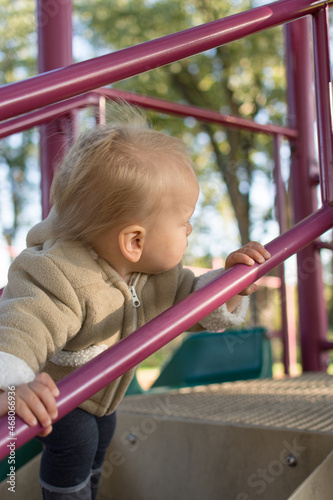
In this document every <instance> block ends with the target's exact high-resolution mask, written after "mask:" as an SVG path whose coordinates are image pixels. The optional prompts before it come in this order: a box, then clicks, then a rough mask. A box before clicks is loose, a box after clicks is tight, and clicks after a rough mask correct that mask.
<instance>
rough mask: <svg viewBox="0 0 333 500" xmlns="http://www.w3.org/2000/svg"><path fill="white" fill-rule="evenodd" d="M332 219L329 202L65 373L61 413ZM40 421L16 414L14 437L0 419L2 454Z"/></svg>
mask: <svg viewBox="0 0 333 500" xmlns="http://www.w3.org/2000/svg"><path fill="white" fill-rule="evenodd" d="M332 225H333V207H331V206H329V205H327V206H325V207H323V208H321V209H319V210H318V211H317V212H315V213H314V214H312V215H310V216H309V217H307V218H306V219H304V220H303V221H301V222H300V223H298V224H297V225H296V226H294V227H293V228H292V229H290V230H289V231H287V232H285V233H284V234H283V235H281V236H279V237H277V238H276V239H275V240H273V241H271V242H270V243H268V244H267V245H266V248H267V250H268V251H269V252H270V253H271V258H270V259H269V260H267V261H266V262H265V263H263V264H260V265H259V264H254V265H253V266H251V267H248V266H245V265H243V264H238V265H236V266H234V267H232V268H231V269H229V270H228V271H226V272H225V273H223V275H221V276H220V277H218V278H216V279H215V280H213V281H212V282H210V283H209V284H207V285H206V286H204V287H203V288H201V289H200V290H197V291H196V292H194V293H192V294H191V295H189V296H188V297H187V298H186V299H184V300H182V301H181V302H179V303H178V304H176V305H175V306H173V307H171V308H169V309H168V310H166V311H165V312H164V313H162V314H160V315H159V316H157V317H156V318H154V319H153V320H152V321H150V322H149V323H147V324H146V325H144V326H143V327H141V328H139V329H138V330H136V331H135V332H134V333H132V334H131V335H130V336H129V337H126V338H125V339H123V340H122V341H120V342H119V343H118V344H116V345H115V346H113V347H111V348H109V349H107V350H106V351H104V352H103V353H102V354H100V355H99V356H97V357H96V358H95V359H93V360H92V361H90V362H89V363H87V364H86V365H84V366H83V367H81V368H79V369H78V370H76V371H75V372H73V373H72V374H70V375H68V376H67V377H65V378H64V379H63V380H61V381H60V382H59V383H58V387H59V390H60V396H59V398H58V401H57V406H58V413H59V415H58V418H57V420H59V419H60V418H61V417H63V416H64V415H66V413H68V412H69V411H71V410H72V409H74V408H75V407H77V406H78V405H80V404H81V403H82V402H83V401H85V400H86V399H88V398H89V397H91V396H92V395H93V394H94V393H96V392H98V391H99V390H101V389H102V388H103V387H105V386H106V385H107V384H109V383H110V382H112V381H113V380H116V379H117V378H118V377H120V376H121V375H123V374H124V373H125V372H127V371H128V370H129V369H131V368H133V367H135V366H137V365H138V364H139V363H140V362H141V361H143V360H144V359H145V358H147V357H148V356H150V355H151V354H152V353H153V352H155V351H157V350H158V349H160V348H161V347H162V346H163V345H165V344H167V343H168V342H170V341H171V340H173V339H174V338H175V337H177V336H178V335H180V334H181V333H183V332H184V331H186V330H187V329H189V328H190V327H191V326H192V325H194V324H195V323H197V322H198V321H200V319H202V318H203V317H204V316H206V315H207V314H209V313H210V312H212V311H213V310H214V309H216V308H217V307H219V306H220V305H221V304H223V303H225V302H226V301H228V300H229V299H230V298H231V297H233V296H234V295H236V294H237V293H239V292H241V291H242V290H243V289H244V288H246V287H247V286H249V285H250V284H251V283H253V282H254V281H256V280H257V279H258V278H260V277H262V276H263V275H264V274H267V272H268V271H270V270H271V269H273V268H275V267H276V266H277V265H278V264H280V263H281V262H282V261H283V260H285V259H287V258H288V257H290V256H291V255H292V254H294V253H296V252H298V251H299V250H301V249H302V248H303V247H304V246H306V245H307V244H309V243H310V242H311V241H313V240H314V239H316V238H317V237H318V236H320V235H321V234H322V233H324V232H325V231H327V230H328V229H330V228H331V227H332ZM40 430H41V427H39V426H36V427H29V426H27V425H26V424H25V423H24V422H23V421H22V420H21V419H20V418H19V417H17V419H16V435H15V438H13V437H12V436H9V432H8V421H7V418H6V417H4V418H2V419H1V421H0V460H1V459H3V458H5V457H6V456H7V455H8V453H9V451H8V450H9V448H8V443H9V442H10V441H14V440H15V446H16V448H18V447H20V446H22V445H23V444H24V443H25V442H27V441H29V440H30V439H32V438H33V437H34V436H36V435H37V434H38V432H40Z"/></svg>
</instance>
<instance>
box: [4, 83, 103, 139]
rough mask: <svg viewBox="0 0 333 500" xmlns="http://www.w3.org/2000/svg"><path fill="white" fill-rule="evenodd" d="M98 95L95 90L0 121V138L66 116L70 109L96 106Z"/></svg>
mask: <svg viewBox="0 0 333 500" xmlns="http://www.w3.org/2000/svg"><path fill="white" fill-rule="evenodd" d="M99 98H100V96H99V95H98V94H96V93H95V92H88V93H87V94H83V95H79V96H77V97H72V98H71V99H66V100H65V101H61V102H59V103H56V104H51V105H50V106H46V107H45V108H42V109H38V110H37V111H32V112H31V113H27V114H26V115H23V116H18V117H16V118H11V119H10V120H6V121H4V122H1V123H0V139H3V138H4V137H8V136H9V135H12V134H16V133H18V132H23V131H24V130H28V129H30V128H32V127H37V126H38V125H42V124H43V123H48V122H50V121H51V120H55V119H57V118H61V117H63V116H66V114H68V113H70V112H71V111H75V110H77V109H80V108H85V107H87V106H98V103H99Z"/></svg>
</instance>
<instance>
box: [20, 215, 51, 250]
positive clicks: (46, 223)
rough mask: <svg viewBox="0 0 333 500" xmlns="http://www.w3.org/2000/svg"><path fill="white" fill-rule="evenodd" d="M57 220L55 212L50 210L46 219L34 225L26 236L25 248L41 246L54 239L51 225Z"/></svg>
mask: <svg viewBox="0 0 333 500" xmlns="http://www.w3.org/2000/svg"><path fill="white" fill-rule="evenodd" d="M56 218H57V212H56V211H55V209H54V208H52V209H51V211H50V213H49V215H48V216H47V217H46V219H44V220H42V221H41V222H39V223H38V224H36V225H35V226H34V227H33V228H31V229H30V231H29V232H28V234H27V247H28V248H29V247H36V246H43V245H44V243H45V242H46V241H49V240H53V239H54V238H55V236H54V231H53V224H54V221H55V219H56Z"/></svg>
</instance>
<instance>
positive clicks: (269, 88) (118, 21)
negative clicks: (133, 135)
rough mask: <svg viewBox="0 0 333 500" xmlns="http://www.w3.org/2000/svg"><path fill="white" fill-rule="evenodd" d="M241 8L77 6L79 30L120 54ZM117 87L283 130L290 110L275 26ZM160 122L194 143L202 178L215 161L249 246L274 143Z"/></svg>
mask: <svg viewBox="0 0 333 500" xmlns="http://www.w3.org/2000/svg"><path fill="white" fill-rule="evenodd" d="M234 4H235V2H227V1H221V0H210V2H206V1H204V0H191V1H187V0H182V1H180V0H157V1H155V2H147V1H144V0H138V1H136V2H132V1H129V0H127V1H126V0H124V1H122V2H116V3H111V4H110V3H109V2H106V1H105V0H89V2H85V1H83V2H81V3H80V4H79V5H77V6H76V9H77V10H76V12H77V19H78V20H79V22H78V24H77V26H80V27H81V34H82V36H83V37H86V38H87V39H88V40H89V41H90V43H92V44H93V46H95V47H96V48H97V47H101V46H103V48H104V49H106V48H109V49H110V50H118V49H121V48H124V47H126V46H130V45H134V44H138V43H141V42H144V41H146V40H150V39H154V38H157V37H160V36H163V35H166V34H169V33H172V32H175V31H180V30H183V29H186V28H189V27H191V26H195V25H199V24H203V23H206V22H209V21H213V20H215V19H218V18H223V17H226V16H228V15H231V14H233V13H235V10H234V9H235V8H234V6H233V5H234ZM254 4H255V2H253V1H251V0H240V1H239V2H237V9H238V11H241V10H246V9H249V8H251V7H253V6H254ZM114 87H115V88H119V89H126V90H131V91H134V92H138V93H142V94H147V95H150V96H156V97H161V98H165V99H169V100H173V101H178V102H183V103H188V104H192V105H196V106H201V107H204V108H208V109H214V110H217V111H221V112H224V113H228V114H229V113H231V114H235V115H239V116H242V117H246V118H249V119H255V120H260V121H263V120H264V121H268V120H269V121H270V122H274V123H277V124H283V114H284V113H285V111H286V105H285V96H284V91H285V75H284V66H283V37H282V30H281V28H274V29H272V30H270V31H266V32H264V33H260V34H257V35H254V36H251V37H249V38H246V39H243V40H240V41H237V42H234V43H232V44H229V45H227V46H222V47H218V48H216V49H213V50H209V51H206V52H204V53H202V54H199V55H197V56H195V57H191V58H188V59H185V60H182V61H179V62H175V63H173V64H171V65H169V66H167V67H163V68H157V69H155V70H152V71H150V72H148V73H143V74H141V75H139V76H136V77H133V78H131V79H128V80H126V81H123V82H118V83H117V84H115V85H114ZM152 119H153V120H154V118H152ZM155 122H156V124H157V126H158V127H161V128H166V129H167V130H169V131H170V132H171V133H173V134H177V135H179V136H181V138H182V139H183V140H184V141H185V142H187V143H189V144H191V145H193V155H194V158H195V160H196V164H197V165H198V175H199V176H201V177H203V176H205V175H206V173H205V169H201V168H200V165H202V164H203V163H205V165H206V167H207V166H208V167H210V166H211V164H212V163H214V165H215V168H216V169H217V171H218V172H220V174H221V176H222V178H223V181H224V182H225V184H226V186H227V189H228V194H229V197H230V201H231V204H232V207H233V210H234V213H235V216H236V219H237V222H238V227H239V233H240V240H241V243H242V244H244V243H245V242H247V241H248V240H249V239H250V232H251V223H253V220H252V219H251V207H250V193H251V188H252V187H253V179H254V172H255V171H256V170H258V169H259V170H261V171H262V172H264V173H265V174H266V175H269V176H270V175H271V166H272V162H271V161H270V155H271V149H272V145H271V142H270V139H269V138H267V137H266V136H263V135H262V136H257V135H253V134H251V133H248V132H243V131H239V130H235V129H226V130H223V129H221V127H217V126H215V125H210V124H207V123H206V124H205V123H197V122H194V121H193V120H192V121H191V120H184V121H181V120H179V119H174V118H171V117H163V118H161V117H158V118H157V119H156V118H155ZM198 134H204V136H205V137H206V138H207V141H206V143H205V146H204V147H202V144H201V147H198V141H197V137H198ZM258 151H261V152H264V153H265V156H264V158H265V160H264V162H262V164H258V163H256V162H257V158H258V155H256V152H258ZM265 162H266V164H265ZM208 171H209V172H211V169H210V168H208ZM208 202H209V201H208ZM271 211H272V209H271V208H270V210H269V212H268V213H266V214H264V217H266V218H269V217H271ZM261 215H262V214H261Z"/></svg>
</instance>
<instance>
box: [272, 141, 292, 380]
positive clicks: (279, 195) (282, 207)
mask: <svg viewBox="0 0 333 500" xmlns="http://www.w3.org/2000/svg"><path fill="white" fill-rule="evenodd" d="M273 139H274V141H273V145H274V179H275V189H276V195H275V207H276V211H277V219H278V221H279V229H280V234H282V233H284V232H285V231H286V230H287V226H286V201H285V188H284V183H283V180H282V176H281V161H280V149H281V136H280V135H278V134H277V135H274V138H273ZM279 276H280V279H281V286H280V298H281V330H282V341H283V364H284V372H285V374H287V375H288V374H289V365H290V354H289V335H288V317H287V295H286V282H285V274H284V263H282V264H280V265H279Z"/></svg>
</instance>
